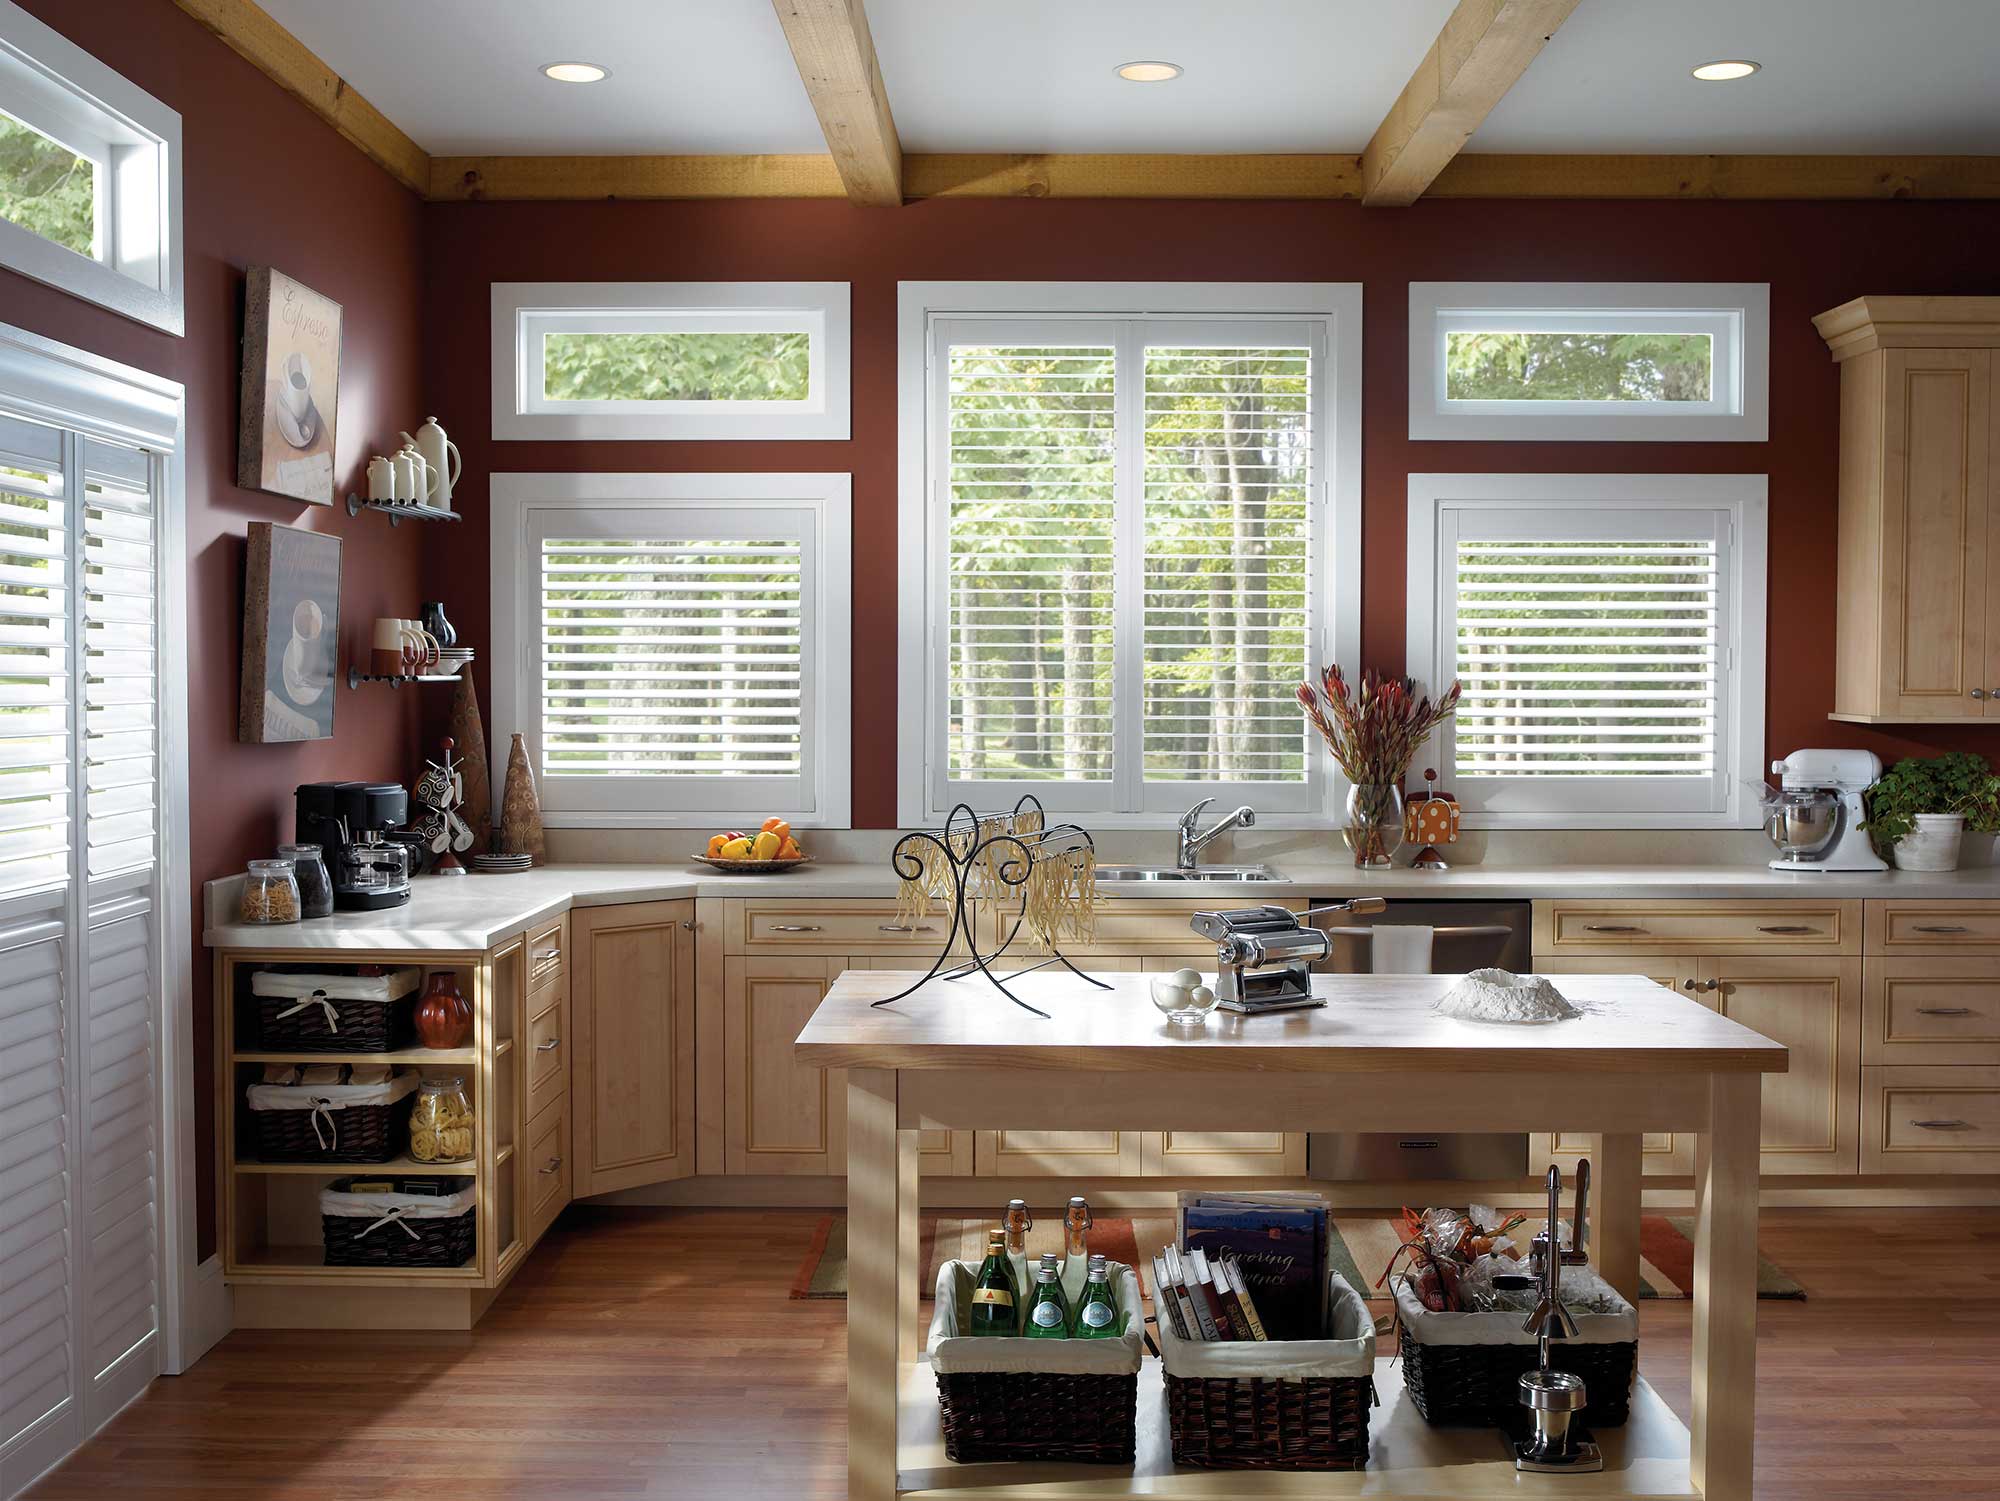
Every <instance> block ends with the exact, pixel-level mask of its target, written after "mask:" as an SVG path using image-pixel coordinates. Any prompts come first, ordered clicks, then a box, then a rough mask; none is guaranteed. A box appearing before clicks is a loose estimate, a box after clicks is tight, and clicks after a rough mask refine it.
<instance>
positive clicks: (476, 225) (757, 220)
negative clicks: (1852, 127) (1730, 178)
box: [424, 200, 2000, 828]
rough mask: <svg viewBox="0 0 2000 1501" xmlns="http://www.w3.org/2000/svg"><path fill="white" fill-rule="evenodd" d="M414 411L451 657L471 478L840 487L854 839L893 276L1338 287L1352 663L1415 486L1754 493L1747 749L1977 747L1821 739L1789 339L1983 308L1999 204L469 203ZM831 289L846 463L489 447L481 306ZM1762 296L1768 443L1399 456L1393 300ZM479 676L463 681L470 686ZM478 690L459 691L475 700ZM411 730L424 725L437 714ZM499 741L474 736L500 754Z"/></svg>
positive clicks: (1830, 732) (1813, 444)
mask: <svg viewBox="0 0 2000 1501" xmlns="http://www.w3.org/2000/svg"><path fill="white" fill-rule="evenodd" d="M424 238H425V257H426V260H425V272H424V299H425V305H426V310H427V314H428V321H427V324H426V328H427V330H428V335H429V337H428V341H427V347H426V350H425V365H424V390H425V393H426V398H427V399H428V400H429V402H430V403H431V407H432V409H433V410H434V411H436V412H437V414H438V417H439V420H440V421H442V422H443V423H444V424H445V425H446V426H447V427H448V428H450V429H451V431H452V433H453V435H454V436H455V438H456V440H457V441H458V442H459V444H460V445H461V448H462V450H463V453H464V457H465V466H466V472H467V480H466V488H465V498H466V506H465V509H466V510H467V512H468V522H469V524H468V525H466V526H464V527H462V528H455V529H454V534H453V535H452V536H451V537H450V538H449V545H448V548H441V549H437V550H433V551H432V552H431V553H430V554H429V555H428V557H427V559H426V578H427V582H429V583H430V584H431V585H432V586H433V588H434V589H435V590H436V591H437V592H438V593H440V594H442V595H443V596H444V597H446V598H447V599H448V600H449V601H450V607H451V616H452V619H453V621H454V622H455V623H456V624H457V625H458V626H459V629H460V631H461V633H462V634H463V635H464V637H465V638H466V639H467V640H471V641H475V642H477V641H484V640H485V639H486V635H487V625H488V621H487V600H486V594H487V586H486V573H485V569H486V547H487V535H486V526H485V520H484V510H483V505H482V499H483V490H484V477H485V476H486V475H487V474H488V473H489V472H491V471H492V470H493V469H496V468H497V469H502V470H515V469H522V470H572V469H573V470H593V469H602V470H649V469H656V470H731V469H749V470H760V469H762V470H786V469H799V470H839V471H847V472H851V473H852V474H853V476H854V598H855V601H856V603H855V617H854V656H855V661H856V664H857V666H858V668H859V669H860V670H858V671H857V672H856V673H855V675H854V682H855V715H854V822H855V825H856V827H861V828H878V827H887V826H889V825H891V824H893V823H894V821H895V812H896V788H895V776H896V751H895V735H894V728H893V726H894V720H895V714H896V708H897V705H896V685H895V661H896V592H897V589H898V587H899V582H900V579H901V577H902V569H901V563H900V561H899V560H898V558H897V556H896V350H895V339H896V283H897V281H898V280H905V279H907V280H951V279H962V280H972V279H979V278H995V279H1003V278H1004V279H1019V280H1036V279H1047V280H1064V279H1068V280H1111V279H1161V280H1180V279H1185V280H1194V281H1229V280H1235V281H1359V282H1361V283H1363V285H1364V286H1365V288H1366V294H1365V295H1366V311H1365V318H1364V322H1365V331H1364V336H1365V341H1366V361H1365V380H1364V395H1363V402H1364V436H1363V449H1362V483H1363V493H1364V512H1363V539H1362V547H1363V585H1362V612H1363V613H1362V652H1363V656H1364V658H1365V660H1366V661H1367V662H1368V663H1369V664H1371V665H1374V666H1379V667H1383V668H1397V667H1400V666H1401V665H1402V663H1403V593H1404V590H1403V578H1404V575H1403V554H1404V514H1405V499H1406V496H1405V480H1406V476H1408V475H1409V474H1410V473H1411V472H1412V471H1419V472H1421V471H1426V470H1443V471H1451V470H1460V471H1474V470H1487V469H1493V470H1520V471H1541V470H1551V471H1553V470H1569V471H1599V470H1639V471H1646V470H1672V471H1696V472H1718V471H1751V472H1765V473H1768V474H1769V475H1770V481H1771V491H1770V493H1771V558H1772V565H1771V590H1770V622H1769V641H1770V655H1769V683H1770V688H1769V704H1768V712H1767V721H1766V722H1767V737H1766V738H1767V741H1768V744H1769V747H1770V750H1771V753H1772V754H1773V755H1782V754H1784V753H1786V752H1788V751H1791V750H1793V749H1796V748H1797V747H1799V746H1803V745H1820V746H1843V745H1861V746H1867V747H1869V748H1872V749H1874V750H1875V751H1877V752H1878V753H1880V754H1881V755H1882V756H1883V758H1884V759H1885V760H1886V759H1892V758H1894V757H1896V756H1900V755H1906V754H1910V753H1913V752H1920V751H1934V750H1937V749H1950V748H1965V749H1979V750H1984V751H1986V752H1988V753H1989V754H1990V753H1996V752H2000V735H1996V734H1995V733H1994V732H1992V731H1987V730H1983V729H1968V730H1937V731H1926V732H1921V733H1911V734H1907V735H1906V734H1903V733H1900V732H1899V733H1884V732H1880V731H1875V730H1870V729H1866V728H1863V727H1859V726H1853V725H1842V724H1834V723H1832V722H1830V721H1828V719H1827V718H1826V714H1827V711H1828V710H1829V709H1830V708H1831V707H1832V703H1833V624H1834V598H1833V580H1834V552H1835V547H1834V518H1835V513H1836V504H1837V502H1836V477H1837V472H1838V448H1837V445H1838V434H1839V414H1838V404H1837V396H1838V390H1839V376H1838V373H1837V370H1836V367H1835V366H1834V364H1833V363H1832V361H1831V359H1830V358H1829V357H1828V355H1827V352H1826V347H1825V345H1824V344H1822V343H1821V342H1820V339H1819V336H1818V335H1817V334H1816V333H1815V332H1814V330H1813V326H1812V322H1811V319H1812V316H1813V314H1815V313H1818V312H1822V311H1824V310H1825V309H1827V308H1830V307H1832V306H1834V305H1835V304H1837V303H1840V302H1844V301H1846V300H1847V299H1848V298H1850V297H1854V296H1856V295H1858V294H1860V293H1864V292H1933V293H1975V292H1977V293H1989V294H1990V293H1992V292H1993V291H1995V290H1996V288H2000V280H1996V273H1995V271H1994V267H1993V258H1992V254H1991V250H1990V247H1991V246H1992V244H1993V243H1994V242H1995V240H1996V238H2000V204H1992V203H1979V204H1955V203H1869V204H1821V203H1713V202H1699V203H1641V202H1633V203H1603V202H1592V203H1527V202H1463V201H1461V202H1444V201H1440V202H1435V203H1422V204H1419V205H1418V206H1416V207H1415V208H1411V209H1364V208H1361V207H1360V206H1358V205H1356V204H1352V203H1168V202H1136V203H1122V202H1068V201H1065V202H1047V201H1021V200H1008V201H996V200H983V201H971V200H967V201H945V200H935V201H930V202H926V203H920V204H913V205H909V206H906V207H903V208H900V209H890V210H883V209H856V208H852V207H849V206H848V205H846V204H844V203H839V202H740V203H708V204H697V203H578V204H533V203H469V204H433V205H431V206H430V207H428V208H427V209H426V211H425V237H424ZM738 279H741V280H766V279H782V280H814V281H817V280H839V281H848V282H851V283H852V284H853V313H854V404H853V406H854V425H853V430H852V434H853V435H852V439H851V441H849V442H845V443H740V442H735V443H594V444H593V443H521V442H507V443H495V442H492V441H490V440H489V439H488V438H487V436H486V434H487V432H488V430H489V423H488V419H487V414H488V412H489V411H490V402H491V394H490V392H491V385H490V382H491V351H490V344H489V341H490V332H489V300H488V299H489V293H488V286H489V283H491V282H495V281H566V280H577V281H584V280H635V281H636V280H738ZM1412 280H1418V281H1444V280H1463V281H1475V280H1523V281H1532V280H1544V281H1602V280H1626V281H1655V280H1657V281H1768V282H1770V283H1771V430H1770V431H1771V436H1770V441H1769V442H1768V443H1763V444H1749V443H1658V444H1630V443H1413V442H1411V441H1410V440H1409V438H1408V437H1407V436H1406V433H1407V422H1406V415H1407V410H1408V408H1407V399H1408V398H1407V389H1408V388H1407V382H1406V366H1407V348H1408V344H1407V332H1406V326H1405V325H1406V323H1407V308H1408V289H1407V283H1408V282H1410V281H1412ZM482 671H484V669H482ZM489 689H490V681H489V680H488V679H487V678H485V677H483V676H482V679H481V692H482V694H483V695H485V697H484V699H483V702H485V703H487V704H490V703H491V702H492V700H491V696H490V691H489ZM433 712H438V710H436V709H434V710H433ZM511 728H512V727H511V726H506V725H498V726H491V727H489V730H488V739H489V741H493V740H497V741H498V742H499V743H501V744H504V743H505V740H506V734H507V732H508V731H509V730H510V729H511Z"/></svg>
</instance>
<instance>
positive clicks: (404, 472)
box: [389, 448, 423, 506]
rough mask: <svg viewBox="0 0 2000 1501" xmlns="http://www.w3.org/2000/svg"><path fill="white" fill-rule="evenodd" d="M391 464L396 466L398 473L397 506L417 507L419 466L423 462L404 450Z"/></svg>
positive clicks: (400, 451) (399, 452)
mask: <svg viewBox="0 0 2000 1501" xmlns="http://www.w3.org/2000/svg"><path fill="white" fill-rule="evenodd" d="M389 462H390V464H391V465H393V466H394V468H395V471H396V493H395V501H396V504H397V505H399V506H411V505H415V504H416V503H417V465H419V464H421V463H422V462H423V460H422V459H421V458H419V457H418V456H417V455H416V454H415V453H412V452H411V451H410V450H409V449H407V448H404V449H400V450H398V451H397V453H396V455H395V457H394V458H392V459H391V460H390V461H389Z"/></svg>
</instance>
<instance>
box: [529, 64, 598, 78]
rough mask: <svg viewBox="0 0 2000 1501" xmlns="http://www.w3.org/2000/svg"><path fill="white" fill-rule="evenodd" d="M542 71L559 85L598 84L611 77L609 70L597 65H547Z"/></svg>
mask: <svg viewBox="0 0 2000 1501" xmlns="http://www.w3.org/2000/svg"><path fill="white" fill-rule="evenodd" d="M542 71H543V72H544V73H546V74H548V75H549V77H551V78H553V79H554V80H555V81H556V82H557V83H596V82H597V81H598V80H599V79H600V78H608V77H610V76H611V70H610V69H609V68H600V67H598V65H597V64H596V63H547V64H544V65H543V67H542Z"/></svg>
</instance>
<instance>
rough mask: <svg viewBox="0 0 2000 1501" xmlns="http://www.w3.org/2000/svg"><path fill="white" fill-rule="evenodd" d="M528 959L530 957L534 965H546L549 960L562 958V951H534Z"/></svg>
mask: <svg viewBox="0 0 2000 1501" xmlns="http://www.w3.org/2000/svg"><path fill="white" fill-rule="evenodd" d="M530 957H531V958H532V959H533V960H534V961H535V963H537V964H546V963H547V962H548V961H549V960H551V959H560V958H562V950H561V949H559V948H554V949H536V950H535V951H534V953H533V954H532V955H530Z"/></svg>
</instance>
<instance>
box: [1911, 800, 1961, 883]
mask: <svg viewBox="0 0 2000 1501" xmlns="http://www.w3.org/2000/svg"><path fill="white" fill-rule="evenodd" d="M1964 837H1965V815H1964V814H1963V813H1919V814H1917V815H1916V827H1915V828H1913V829H1911V830H1910V832H1909V833H1907V834H1905V835H1904V836H1903V837H1902V838H1901V839H1898V840H1897V841H1896V869H1898V870H1957V869H1958V846H1959V841H1960V840H1962V839H1963V838H1964Z"/></svg>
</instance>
